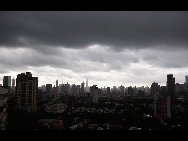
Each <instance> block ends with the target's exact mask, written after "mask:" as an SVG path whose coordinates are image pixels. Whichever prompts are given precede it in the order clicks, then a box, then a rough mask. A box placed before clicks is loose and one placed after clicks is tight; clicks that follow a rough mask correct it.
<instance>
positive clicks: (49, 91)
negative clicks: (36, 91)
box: [46, 84, 52, 96]
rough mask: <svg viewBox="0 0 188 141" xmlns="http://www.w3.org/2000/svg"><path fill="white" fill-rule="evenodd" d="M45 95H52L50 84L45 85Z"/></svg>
mask: <svg viewBox="0 0 188 141" xmlns="http://www.w3.org/2000/svg"><path fill="white" fill-rule="evenodd" d="M46 94H47V95H49V96H51V95H52V84H46Z"/></svg>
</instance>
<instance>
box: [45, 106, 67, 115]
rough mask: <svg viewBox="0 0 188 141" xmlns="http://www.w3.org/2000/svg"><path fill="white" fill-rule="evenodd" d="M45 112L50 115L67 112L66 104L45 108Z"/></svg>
mask: <svg viewBox="0 0 188 141" xmlns="http://www.w3.org/2000/svg"><path fill="white" fill-rule="evenodd" d="M45 111H46V112H48V113H63V112H64V111H65V108H64V104H54V105H50V106H49V105H48V106H46V107H45Z"/></svg>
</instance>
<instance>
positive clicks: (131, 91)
mask: <svg viewBox="0 0 188 141" xmlns="http://www.w3.org/2000/svg"><path fill="white" fill-rule="evenodd" d="M133 92H134V89H133V88H132V87H131V86H130V87H128V95H130V96H132V95H133Z"/></svg>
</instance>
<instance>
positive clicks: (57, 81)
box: [56, 79, 58, 87]
mask: <svg viewBox="0 0 188 141" xmlns="http://www.w3.org/2000/svg"><path fill="white" fill-rule="evenodd" d="M56 87H58V79H57V80H56Z"/></svg>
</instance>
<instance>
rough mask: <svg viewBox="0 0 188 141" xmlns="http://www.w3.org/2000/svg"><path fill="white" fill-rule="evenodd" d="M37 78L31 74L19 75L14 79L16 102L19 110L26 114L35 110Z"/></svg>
mask: <svg viewBox="0 0 188 141" xmlns="http://www.w3.org/2000/svg"><path fill="white" fill-rule="evenodd" d="M37 95H38V77H32V74H31V72H26V74H25V73H21V74H18V75H17V78H16V101H17V106H18V108H19V109H20V110H26V111H28V112H32V111H36V110H37V100H36V98H37Z"/></svg>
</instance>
